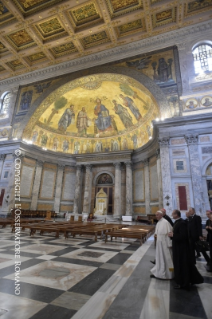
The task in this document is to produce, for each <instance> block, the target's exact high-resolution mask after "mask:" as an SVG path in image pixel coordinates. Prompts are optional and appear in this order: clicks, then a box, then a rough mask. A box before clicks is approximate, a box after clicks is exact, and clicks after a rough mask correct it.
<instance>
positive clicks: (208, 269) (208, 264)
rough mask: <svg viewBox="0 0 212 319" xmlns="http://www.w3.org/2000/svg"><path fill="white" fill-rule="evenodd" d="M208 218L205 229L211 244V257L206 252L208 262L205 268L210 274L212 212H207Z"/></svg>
mask: <svg viewBox="0 0 212 319" xmlns="http://www.w3.org/2000/svg"><path fill="white" fill-rule="evenodd" d="M206 216H207V218H208V219H207V220H206V225H205V229H206V231H207V242H208V243H209V246H210V257H209V256H208V254H207V253H206V252H205V254H203V255H204V257H205V260H206V261H207V265H206V266H205V268H206V270H207V271H209V272H212V247H211V246H212V231H211V229H210V226H212V218H211V216H212V210H207V211H206Z"/></svg>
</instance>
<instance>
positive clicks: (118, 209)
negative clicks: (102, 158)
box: [113, 163, 122, 216]
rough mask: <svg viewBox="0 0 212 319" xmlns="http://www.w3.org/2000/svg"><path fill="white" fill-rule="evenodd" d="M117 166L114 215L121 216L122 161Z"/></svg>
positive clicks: (115, 164)
mask: <svg viewBox="0 0 212 319" xmlns="http://www.w3.org/2000/svg"><path fill="white" fill-rule="evenodd" d="M114 166H115V191H114V214H113V215H114V216H121V215H122V213H121V163H114Z"/></svg>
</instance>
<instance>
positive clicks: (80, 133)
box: [23, 73, 160, 154]
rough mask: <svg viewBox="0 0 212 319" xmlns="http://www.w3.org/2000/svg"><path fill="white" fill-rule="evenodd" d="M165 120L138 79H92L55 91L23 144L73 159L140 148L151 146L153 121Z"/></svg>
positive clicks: (34, 119)
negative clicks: (161, 118) (94, 153)
mask: <svg viewBox="0 0 212 319" xmlns="http://www.w3.org/2000/svg"><path fill="white" fill-rule="evenodd" d="M56 96H57V99H56V100H55V97H56ZM159 116H160V112H159V108H158V106H157V103H156V101H155V99H154V98H153V96H152V95H151V93H150V92H149V91H148V90H147V89H146V88H145V87H144V86H143V85H141V84H140V83H139V82H137V81H136V80H134V79H132V78H129V77H127V76H123V75H119V74H105V73H104V74H98V75H92V76H87V77H83V78H80V79H77V80H74V81H71V82H69V83H67V84H65V85H63V86H62V87H60V88H59V89H57V90H56V91H54V92H52V93H51V94H50V95H49V96H48V97H47V98H46V99H45V100H44V101H43V102H42V104H41V105H40V106H39V107H38V108H37V109H36V111H35V113H34V114H33V116H32V117H31V119H30V120H29V122H28V124H27V126H26V128H25V131H24V134H23V139H24V140H27V141H31V142H32V143H33V144H35V145H38V146H40V147H42V148H46V149H49V150H52V151H59V152H67V153H72V154H73V153H74V154H78V153H93V152H110V151H118V150H127V149H137V148H139V147H141V146H142V145H144V144H145V143H147V142H148V141H149V139H150V138H151V135H152V124H151V122H152V120H154V119H155V118H157V117H159Z"/></svg>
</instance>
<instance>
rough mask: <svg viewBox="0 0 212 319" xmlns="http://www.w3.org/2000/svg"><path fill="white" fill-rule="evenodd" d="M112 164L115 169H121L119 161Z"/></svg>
mask: <svg viewBox="0 0 212 319" xmlns="http://www.w3.org/2000/svg"><path fill="white" fill-rule="evenodd" d="M113 165H114V166H115V169H121V163H120V162H117V163H113Z"/></svg>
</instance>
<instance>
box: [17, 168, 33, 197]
mask: <svg viewBox="0 0 212 319" xmlns="http://www.w3.org/2000/svg"><path fill="white" fill-rule="evenodd" d="M34 175H35V167H32V166H28V165H23V166H22V170H21V185H20V188H21V197H28V198H30V197H31V195H32V187H33V182H34Z"/></svg>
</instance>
